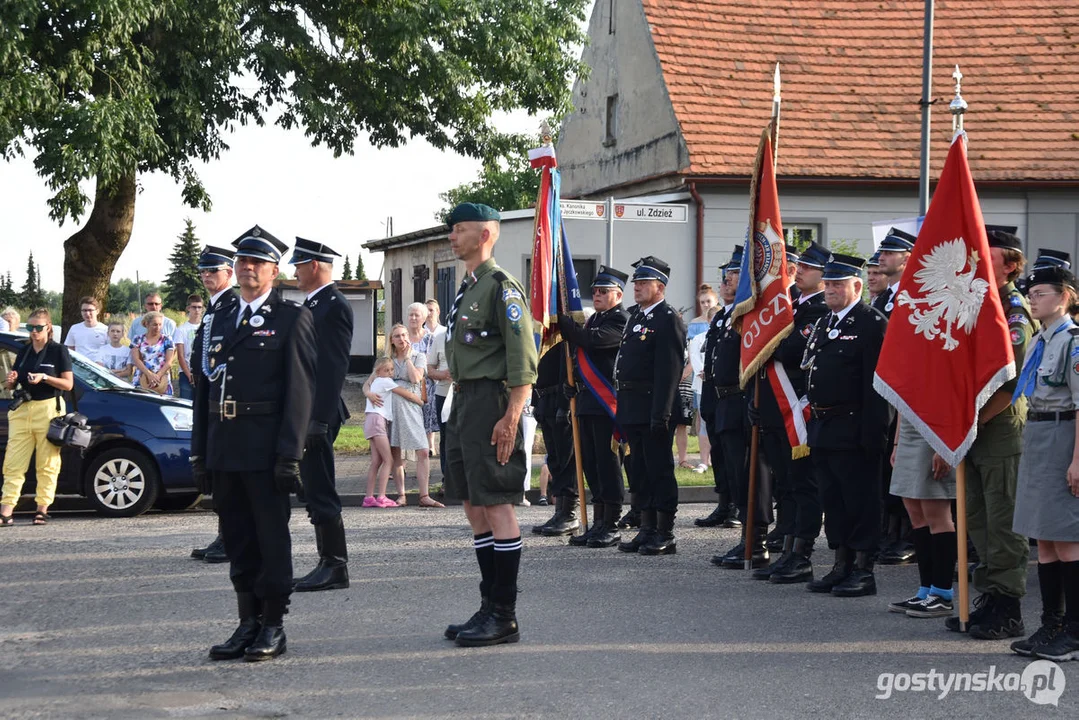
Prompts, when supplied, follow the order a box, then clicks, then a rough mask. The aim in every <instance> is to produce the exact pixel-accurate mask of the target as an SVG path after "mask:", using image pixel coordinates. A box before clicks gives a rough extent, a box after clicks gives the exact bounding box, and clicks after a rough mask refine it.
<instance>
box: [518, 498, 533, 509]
mask: <svg viewBox="0 0 1079 720" xmlns="http://www.w3.org/2000/svg"><path fill="white" fill-rule="evenodd" d="M520 505H521V506H522V507H532V503H530V502H528V498H521V502H520Z"/></svg>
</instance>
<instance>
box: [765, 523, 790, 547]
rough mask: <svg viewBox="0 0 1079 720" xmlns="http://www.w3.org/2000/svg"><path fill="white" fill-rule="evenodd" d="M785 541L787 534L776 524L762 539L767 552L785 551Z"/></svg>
mask: <svg viewBox="0 0 1079 720" xmlns="http://www.w3.org/2000/svg"><path fill="white" fill-rule="evenodd" d="M786 541H787V536H786V535H784V534H783V531H782V529H781V528H780V527H779V526H778V524H777V526H776V527H775V528H773V529H772V532H770V533H768V536H767V537H766V538H765V539H764V546H765V547H767V548H768V552H773V553H776V552H785V548H784V547H783V546H784V544H785V543H786Z"/></svg>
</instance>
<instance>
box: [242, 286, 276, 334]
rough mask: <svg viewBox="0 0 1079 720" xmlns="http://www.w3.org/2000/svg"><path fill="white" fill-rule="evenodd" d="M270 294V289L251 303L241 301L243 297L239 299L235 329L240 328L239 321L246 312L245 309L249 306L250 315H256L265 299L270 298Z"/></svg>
mask: <svg viewBox="0 0 1079 720" xmlns="http://www.w3.org/2000/svg"><path fill="white" fill-rule="evenodd" d="M272 292H273V288H270V289H269V290H267V291H266V293H265V294H264V295H259V296H258V297H257V298H255V299H254V300H252V301H251V302H247V301H246V300H244V299H243V297H241V298H240V311H239V312H238V313H237V314H236V327H240V321H241V320H242V319H243V316H244V312H246V311H247V307H248V306H249V305H250V306H251V315H254V314H255V313H257V312H258V311H259V308H260V307H262V303H264V302H266V298H268V297H270V293H272Z"/></svg>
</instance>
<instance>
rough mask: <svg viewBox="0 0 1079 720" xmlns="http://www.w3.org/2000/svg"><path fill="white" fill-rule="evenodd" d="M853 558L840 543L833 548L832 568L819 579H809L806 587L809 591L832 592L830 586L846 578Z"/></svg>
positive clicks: (832, 586)
mask: <svg viewBox="0 0 1079 720" xmlns="http://www.w3.org/2000/svg"><path fill="white" fill-rule="evenodd" d="M853 560H854V558H853V557H852V556H851V552H850V549H848V548H846V547H844V546H842V545H840V546H839V547H837V548H836V549H835V564H834V565H832V569H831V570H829V571H828V573H827V574H826V575H825V576H824V577H822V578H821V579H820V580H811V581H810V583H809V584H808V585H807V586H806V588H807V589H808V590H809V592H816V593H827V592H832V588H834V587H835V586H836V585H838V584H839V583H841V582H843V581H844V580H846V578H847V576H848V575H850V571H851V569H852V567H853Z"/></svg>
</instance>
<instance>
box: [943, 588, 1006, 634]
mask: <svg viewBox="0 0 1079 720" xmlns="http://www.w3.org/2000/svg"><path fill="white" fill-rule="evenodd" d="M995 597H996V596H995V595H993V594H992V593H982V594H981V595H979V596H978V597H976V598H974V609H973V610H971V611H970V617H969V618H968V620H967V630H968V631H969V630H970V628H971V627H973V626H974V625H977V624H978V623H980V622H983V621H984V620H987V619H988V618H989V614H990V611H991V610H992V609H993V600H994V598H995ZM944 627H945V628H947V629H948V630H951V631H952V632H959V617H958V616H956V615H953V616H952V617H950V618H945V619H944Z"/></svg>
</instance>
